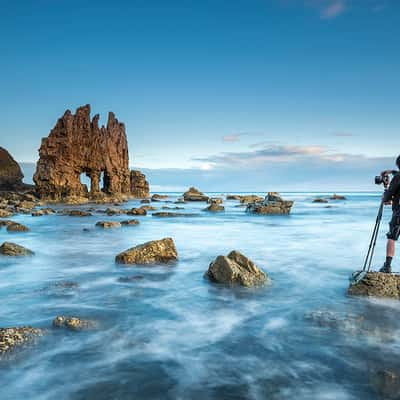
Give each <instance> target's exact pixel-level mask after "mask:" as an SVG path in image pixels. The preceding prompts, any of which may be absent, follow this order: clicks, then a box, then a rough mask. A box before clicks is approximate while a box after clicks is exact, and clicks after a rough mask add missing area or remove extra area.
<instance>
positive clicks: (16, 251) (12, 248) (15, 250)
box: [0, 242, 34, 257]
mask: <svg viewBox="0 0 400 400" xmlns="http://www.w3.org/2000/svg"><path fill="white" fill-rule="evenodd" d="M0 254H2V255H3V256H13V257H16V256H32V255H33V254H34V252H33V251H31V250H29V249H27V248H26V247H23V246H20V245H19V244H16V243H11V242H4V243H3V244H2V245H1V246H0Z"/></svg>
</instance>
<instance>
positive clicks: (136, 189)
mask: <svg viewBox="0 0 400 400" xmlns="http://www.w3.org/2000/svg"><path fill="white" fill-rule="evenodd" d="M131 194H132V197H134V198H135V199H146V198H147V197H149V196H150V185H149V182H147V180H146V176H145V175H144V174H142V173H141V172H140V171H137V170H132V171H131Z"/></svg>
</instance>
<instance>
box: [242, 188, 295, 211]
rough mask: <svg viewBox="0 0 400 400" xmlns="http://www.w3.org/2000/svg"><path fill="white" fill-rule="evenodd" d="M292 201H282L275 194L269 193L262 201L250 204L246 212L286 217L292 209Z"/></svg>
mask: <svg viewBox="0 0 400 400" xmlns="http://www.w3.org/2000/svg"><path fill="white" fill-rule="evenodd" d="M292 206H293V201H288V200H283V199H282V197H280V196H279V194H278V193H276V192H270V193H268V195H267V196H266V197H265V199H264V201H262V202H256V203H251V204H249V205H248V206H247V209H246V210H247V211H249V212H251V213H254V214H266V215H287V214H289V213H290V210H291V209H292Z"/></svg>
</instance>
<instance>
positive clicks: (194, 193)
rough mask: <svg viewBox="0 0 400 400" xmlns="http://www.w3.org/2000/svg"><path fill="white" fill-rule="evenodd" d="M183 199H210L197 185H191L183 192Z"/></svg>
mask: <svg viewBox="0 0 400 400" xmlns="http://www.w3.org/2000/svg"><path fill="white" fill-rule="evenodd" d="M183 199H184V201H208V196H206V195H205V194H204V193H202V192H200V190H198V189H196V188H195V187H191V188H189V190H188V191H187V192H185V193H184V194H183Z"/></svg>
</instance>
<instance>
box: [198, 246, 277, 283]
mask: <svg viewBox="0 0 400 400" xmlns="http://www.w3.org/2000/svg"><path fill="white" fill-rule="evenodd" d="M206 276H207V277H208V278H209V279H210V280H212V281H214V282H218V283H225V284H239V285H242V286H258V285H262V284H265V283H270V282H271V280H270V278H269V277H268V276H267V275H266V274H265V272H263V271H261V269H260V268H258V267H257V265H256V264H254V263H253V261H251V260H250V259H248V258H247V257H246V256H244V255H243V254H241V253H239V252H238V251H235V250H234V251H231V252H230V253H229V254H228V255H227V256H218V257H217V258H216V259H215V261H214V262H212V263H211V264H210V266H209V268H208V271H207V272H206Z"/></svg>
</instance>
